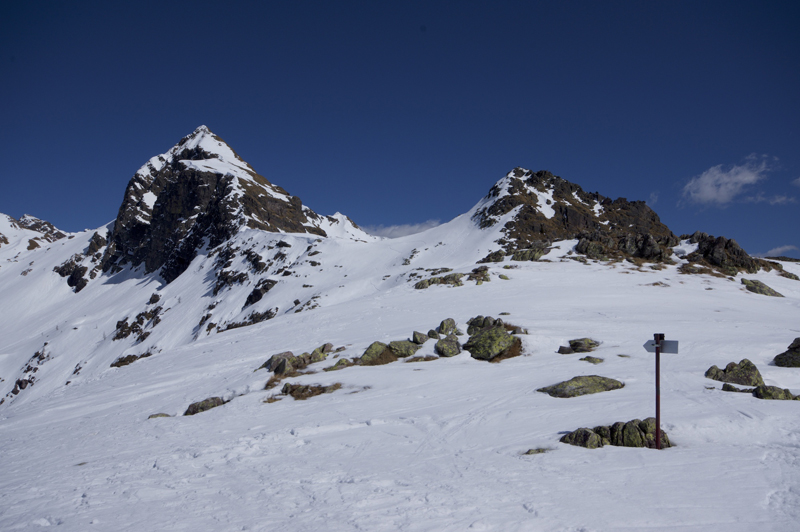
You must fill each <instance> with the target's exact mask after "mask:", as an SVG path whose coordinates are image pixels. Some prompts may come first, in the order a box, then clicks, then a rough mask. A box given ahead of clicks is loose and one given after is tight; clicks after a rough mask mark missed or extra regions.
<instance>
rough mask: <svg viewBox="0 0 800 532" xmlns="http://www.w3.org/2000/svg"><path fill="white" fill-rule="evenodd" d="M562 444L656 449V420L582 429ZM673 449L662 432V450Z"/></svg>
mask: <svg viewBox="0 0 800 532" xmlns="http://www.w3.org/2000/svg"><path fill="white" fill-rule="evenodd" d="M560 441H561V442H562V443H568V444H570V445H577V446H579V447H586V448H587V449H596V448H598V447H603V446H604V445H615V446H618V447H647V448H649V449H655V448H656V420H655V418H652V417H649V418H647V419H645V420H640V419H633V420H631V421H628V422H627V423H625V422H622V421H618V422H617V423H614V424H613V425H610V426H608V425H605V426H599V427H595V428H593V429H588V428H585V427H583V428H580V429H578V430H575V431H573V432H570V433H569V434H565V435H564V436H563V437H562V438H561V440H560ZM668 447H672V444H671V443H670V441H669V437H668V436H667V433H666V432H664V431H663V430H662V431H661V448H662V449H666V448H668Z"/></svg>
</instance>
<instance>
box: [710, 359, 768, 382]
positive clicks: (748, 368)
mask: <svg viewBox="0 0 800 532" xmlns="http://www.w3.org/2000/svg"><path fill="white" fill-rule="evenodd" d="M705 376H706V377H707V378H709V379H714V380H715V381H720V382H730V383H733V384H741V385H742V386H760V385H762V384H764V379H763V378H761V373H760V372H759V371H758V368H757V367H756V365H755V364H753V363H752V362H750V361H749V360H747V359H746V358H745V359H742V361H741V362H739V363H738V364H737V363H735V362H731V363H729V364H728V365H727V366H725V369H724V370H721V369H719V368H718V367H717V366H711V367H710V368H708V371H706V374H705Z"/></svg>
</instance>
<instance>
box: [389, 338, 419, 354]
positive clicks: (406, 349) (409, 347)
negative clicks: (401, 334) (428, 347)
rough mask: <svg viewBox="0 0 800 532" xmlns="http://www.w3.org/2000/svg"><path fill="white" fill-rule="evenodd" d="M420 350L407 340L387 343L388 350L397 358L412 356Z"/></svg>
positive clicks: (416, 345)
mask: <svg viewBox="0 0 800 532" xmlns="http://www.w3.org/2000/svg"><path fill="white" fill-rule="evenodd" d="M419 348H420V345H419V344H415V343H414V342H409V341H408V340H396V341H394V342H389V349H391V351H392V353H394V355H395V356H396V357H398V358H406V357H410V356H412V355H413V354H414V353H416V352H417V350H418V349H419Z"/></svg>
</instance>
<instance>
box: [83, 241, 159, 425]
mask: <svg viewBox="0 0 800 532" xmlns="http://www.w3.org/2000/svg"><path fill="white" fill-rule="evenodd" d="M95 234H97V233H95ZM157 417H172V416H171V415H169V414H165V413H163V412H159V413H158V414H150V415H149V416H147V419H155V418H157Z"/></svg>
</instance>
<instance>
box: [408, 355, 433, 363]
mask: <svg viewBox="0 0 800 532" xmlns="http://www.w3.org/2000/svg"><path fill="white" fill-rule="evenodd" d="M431 360H439V357H435V356H433V355H425V356H424V357H411V358H407V359H406V362H430V361H431Z"/></svg>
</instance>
